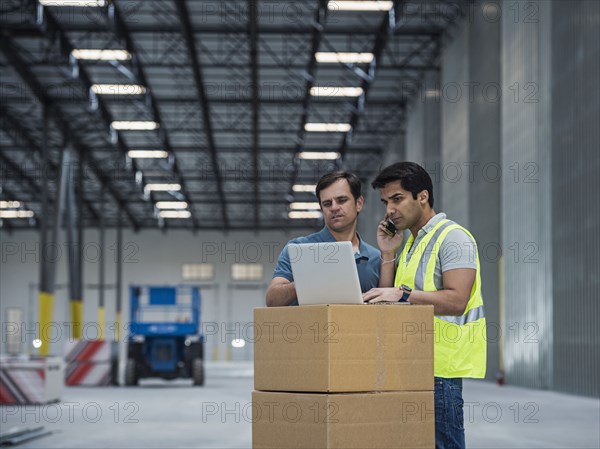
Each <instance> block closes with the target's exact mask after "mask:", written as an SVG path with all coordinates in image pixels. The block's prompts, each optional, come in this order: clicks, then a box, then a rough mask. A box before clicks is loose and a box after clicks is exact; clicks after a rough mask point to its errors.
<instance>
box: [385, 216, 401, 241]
mask: <svg viewBox="0 0 600 449" xmlns="http://www.w3.org/2000/svg"><path fill="white" fill-rule="evenodd" d="M397 231H398V229H397V228H396V225H395V224H394V222H393V221H392V220H390V219H389V218H388V221H387V223H386V224H385V228H384V229H383V232H385V233H386V234H387V235H389V236H390V237H393V236H395V235H396V232H397Z"/></svg>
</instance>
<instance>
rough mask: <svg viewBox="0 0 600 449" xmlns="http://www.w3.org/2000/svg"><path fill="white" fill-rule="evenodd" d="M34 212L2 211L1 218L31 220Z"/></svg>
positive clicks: (0, 211)
mask: <svg viewBox="0 0 600 449" xmlns="http://www.w3.org/2000/svg"><path fill="white" fill-rule="evenodd" d="M31 217H33V211H32V210H0V218H31Z"/></svg>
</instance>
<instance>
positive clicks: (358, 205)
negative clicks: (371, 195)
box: [356, 195, 365, 212]
mask: <svg viewBox="0 0 600 449" xmlns="http://www.w3.org/2000/svg"><path fill="white" fill-rule="evenodd" d="M364 204H365V197H364V196H362V195H361V196H359V197H358V199H357V200H356V211H357V212H360V211H361V210H362V208H363V205H364Z"/></svg>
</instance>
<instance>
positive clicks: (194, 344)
mask: <svg viewBox="0 0 600 449" xmlns="http://www.w3.org/2000/svg"><path fill="white" fill-rule="evenodd" d="M129 292H130V310H131V315H130V317H131V319H130V327H129V336H128V347H127V363H126V365H125V385H137V384H138V381H139V380H140V379H143V378H148V377H160V378H163V379H176V378H191V379H193V382H194V385H204V360H203V353H204V351H203V338H202V335H201V334H200V291H199V289H198V288H197V287H191V286H177V287H157V286H141V285H138V286H131V287H130V289H129Z"/></svg>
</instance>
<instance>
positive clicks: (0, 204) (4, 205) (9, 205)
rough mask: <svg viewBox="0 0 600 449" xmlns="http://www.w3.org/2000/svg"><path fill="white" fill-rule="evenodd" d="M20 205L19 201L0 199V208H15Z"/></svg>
mask: <svg viewBox="0 0 600 449" xmlns="http://www.w3.org/2000/svg"><path fill="white" fill-rule="evenodd" d="M18 207H21V202H20V201H0V209H16V208H18Z"/></svg>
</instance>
